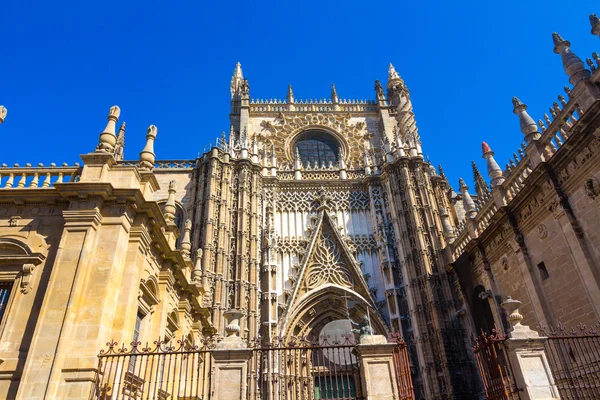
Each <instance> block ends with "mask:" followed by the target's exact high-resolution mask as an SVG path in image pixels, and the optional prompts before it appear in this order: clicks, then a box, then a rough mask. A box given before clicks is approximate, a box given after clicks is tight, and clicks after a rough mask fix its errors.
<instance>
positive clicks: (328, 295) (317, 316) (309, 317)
mask: <svg viewBox="0 0 600 400" xmlns="http://www.w3.org/2000/svg"><path fill="white" fill-rule="evenodd" d="M346 301H347V302H348V304H346ZM347 307H348V308H347ZM367 309H369V310H370V311H369V315H370V317H371V324H372V327H373V329H374V330H375V333H376V334H380V335H387V334H388V333H389V331H388V328H387V326H386V324H385V322H384V321H383V319H381V317H380V316H379V313H378V312H377V311H375V310H374V309H373V308H372V307H371V306H370V304H369V301H368V300H367V299H365V298H364V297H362V296H361V295H360V294H358V293H356V292H354V291H353V290H349V289H346V288H344V287H341V286H338V285H334V284H327V285H323V286H321V287H319V288H318V289H315V290H312V291H310V292H308V293H306V294H305V295H304V296H302V298H300V299H299V300H298V302H297V303H296V305H295V306H294V309H293V310H291V313H289V314H288V315H287V316H286V317H285V318H284V319H283V321H282V326H281V330H280V332H282V335H283V337H285V338H288V339H289V338H291V337H293V336H295V337H298V336H307V337H310V338H311V339H313V340H314V339H317V338H318V334H319V332H320V331H321V329H322V328H323V327H324V326H325V325H326V324H327V323H329V322H331V321H334V320H342V319H347V314H346V313H347V310H348V312H349V314H350V319H351V320H352V321H354V322H359V321H361V320H362V319H363V317H364V315H366V314H367Z"/></svg>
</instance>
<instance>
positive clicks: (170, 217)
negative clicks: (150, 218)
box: [163, 181, 177, 223]
mask: <svg viewBox="0 0 600 400" xmlns="http://www.w3.org/2000/svg"><path fill="white" fill-rule="evenodd" d="M176 192H177V191H176V190H175V181H171V182H169V196H168V197H167V203H166V204H165V208H164V212H163V214H164V215H165V219H166V220H167V222H170V223H173V222H174V221H175V212H176V211H177V208H175V193H176Z"/></svg>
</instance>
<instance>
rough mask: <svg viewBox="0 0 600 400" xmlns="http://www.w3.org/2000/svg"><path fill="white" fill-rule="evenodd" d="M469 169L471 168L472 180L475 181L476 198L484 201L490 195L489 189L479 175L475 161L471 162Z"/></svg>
mask: <svg viewBox="0 0 600 400" xmlns="http://www.w3.org/2000/svg"><path fill="white" fill-rule="evenodd" d="M471 168H473V180H474V181H475V191H476V192H477V196H478V197H479V198H480V199H484V198H485V197H486V196H488V195H489V194H490V188H489V187H488V184H487V182H486V181H485V179H484V178H483V176H482V175H481V172H479V169H478V168H477V164H475V161H471Z"/></svg>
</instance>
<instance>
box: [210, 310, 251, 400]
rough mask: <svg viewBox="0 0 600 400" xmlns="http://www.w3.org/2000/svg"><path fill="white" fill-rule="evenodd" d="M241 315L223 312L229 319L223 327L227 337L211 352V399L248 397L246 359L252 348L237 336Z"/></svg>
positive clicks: (228, 399)
mask: <svg viewBox="0 0 600 400" xmlns="http://www.w3.org/2000/svg"><path fill="white" fill-rule="evenodd" d="M241 316H242V313H240V312H236V311H230V312H227V313H225V318H227V319H228V321H229V323H228V324H227V326H226V327H225V331H226V333H227V337H226V338H225V339H223V340H222V341H221V342H219V343H218V344H217V347H216V349H215V350H213V352H212V356H213V368H214V369H213V374H214V375H213V379H212V382H211V394H212V396H211V399H214V400H245V399H247V398H248V395H247V390H248V384H247V377H248V360H249V359H250V356H251V355H252V350H251V349H248V348H247V346H246V344H245V343H244V342H243V341H242V339H241V338H240V336H239V333H240V325H239V320H240V318H241Z"/></svg>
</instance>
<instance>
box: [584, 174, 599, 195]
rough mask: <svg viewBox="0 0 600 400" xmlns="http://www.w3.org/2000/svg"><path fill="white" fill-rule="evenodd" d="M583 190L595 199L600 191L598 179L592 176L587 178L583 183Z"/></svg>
mask: <svg viewBox="0 0 600 400" xmlns="http://www.w3.org/2000/svg"><path fill="white" fill-rule="evenodd" d="M584 191H585V194H586V195H587V196H588V197H589V198H590V199H592V200H595V199H596V197H597V196H598V193H600V184H599V183H598V180H597V179H596V178H594V177H591V178H588V179H586V180H585V183H584Z"/></svg>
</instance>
